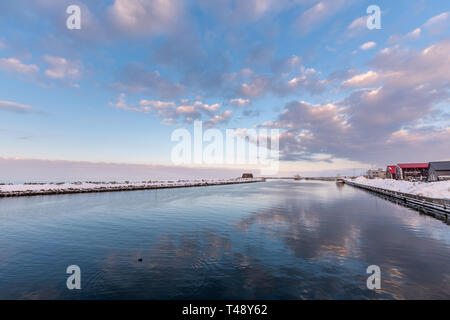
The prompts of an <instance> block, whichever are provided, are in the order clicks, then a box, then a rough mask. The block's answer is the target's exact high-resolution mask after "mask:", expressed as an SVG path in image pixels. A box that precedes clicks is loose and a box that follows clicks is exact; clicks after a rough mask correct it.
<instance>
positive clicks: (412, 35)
mask: <svg viewBox="0 0 450 320" xmlns="http://www.w3.org/2000/svg"><path fill="white" fill-rule="evenodd" d="M421 34H422V29H420V28H416V29H414V30H413V31H411V32H410V33H408V34H407V35H406V36H407V37H408V38H412V39H415V38H419V37H420V35H421Z"/></svg>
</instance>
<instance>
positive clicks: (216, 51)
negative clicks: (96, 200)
mask: <svg viewBox="0 0 450 320" xmlns="http://www.w3.org/2000/svg"><path fill="white" fill-rule="evenodd" d="M71 4H76V5H79V6H80V7H81V30H68V29H67V27H66V19H67V17H68V14H67V13H66V8H67V7H68V6H69V5H71ZM372 4H376V5H378V6H379V7H380V8H381V10H382V14H381V26H382V28H381V29H380V30H369V29H368V28H367V27H366V20H367V14H366V8H367V7H368V6H369V5H372ZM449 12H450V4H449V3H448V2H446V1H431V0H429V1H375V2H374V1H356V0H353V1H352V0H349V1H344V0H333V1H331V0H322V1H317V0H292V1H289V0H278V1H275V0H248V1H226V0H208V1H207V0H201V1H182V0H148V1H144V0H134V1H132V0H115V1H112V0H111V1H88V0H86V1H74V0H73V1H72V0H68V1H66V0H58V1H56V0H54V1H52V0H34V1H21V0H19V1H13V2H12V1H11V2H2V3H1V4H0V133H1V139H0V150H1V151H0V170H1V171H2V174H4V175H5V174H6V175H7V176H8V177H10V178H11V179H13V178H14V175H15V174H16V173H18V172H20V171H21V169H20V163H25V162H23V160H24V159H27V162H26V165H27V168H28V169H29V167H30V166H31V167H33V163H34V165H35V166H36V167H35V168H36V170H37V171H39V170H44V171H45V172H48V173H50V171H51V169H49V168H47V167H46V168H45V169H44V168H43V167H40V166H41V164H42V160H45V161H57V160H65V161H66V162H64V163H65V164H66V165H67V170H70V168H71V166H70V165H71V163H72V164H74V163H75V164H76V163H78V162H80V161H82V162H86V164H92V163H94V164H95V163H105V162H106V163H118V164H123V166H124V167H123V171H124V172H126V165H131V164H133V165H134V164H142V165H150V164H152V165H164V166H169V169H167V170H168V171H170V165H171V160H170V152H171V149H172V148H173V146H174V144H175V143H174V142H172V141H171V140H170V137H171V133H172V132H173V130H175V129H176V128H179V127H185V128H187V129H189V130H191V129H192V122H193V120H202V121H204V124H205V125H206V126H208V127H214V128H218V129H220V130H225V129H226V128H268V129H270V128H277V129H280V131H281V136H280V152H281V154H280V155H281V159H282V165H281V173H282V174H283V173H293V172H300V173H304V174H311V175H320V174H323V173H330V174H331V173H333V174H334V173H336V172H341V173H352V172H354V170H358V172H359V171H361V170H362V169H364V168H370V167H375V166H383V167H384V166H386V165H387V164H391V163H397V162H416V161H432V160H448V159H450V143H449V141H450V139H449V137H450V129H449V114H450V107H449V88H450V61H449V57H450V39H449V35H450V32H449V31H450V13H449ZM14 161H16V164H15V165H12V164H11V163H12V162H14ZM21 161H22V162H21ZM30 161H31V162H30ZM33 161H35V162H33ZM23 165H25V164H23ZM12 167H14V168H15V170H13V172H11V170H10V168H12ZM223 167H224V168H225V166H223ZM143 168H144V167H143ZM354 168H356V169H354ZM228 169H230V167H228ZM231 169H233V168H231ZM87 170H93V169H87ZM145 170H146V169H143V172H145ZM205 170H206V168H205ZM188 171H189V168H188V169H187V171H186V172H188ZM174 172H175V171H174ZM176 172H177V174H180V173H179V172H178V171H176ZM196 172H197V171H196ZM198 172H201V171H198ZM205 172H206V171H205ZM211 174H212V173H211V171H208V175H211ZM233 174H234V173H233ZM200 175H201V173H200ZM42 176H43V177H45V174H42ZM21 178H24V177H21ZM74 178H75V177H74ZM30 179H31V177H30Z"/></svg>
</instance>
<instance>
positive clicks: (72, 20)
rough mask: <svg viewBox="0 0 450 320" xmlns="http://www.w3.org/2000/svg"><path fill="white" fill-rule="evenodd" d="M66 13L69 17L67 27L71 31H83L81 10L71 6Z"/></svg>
mask: <svg viewBox="0 0 450 320" xmlns="http://www.w3.org/2000/svg"><path fill="white" fill-rule="evenodd" d="M66 13H67V14H69V17H68V18H67V20H66V26H67V29H69V30H74V29H75V30H80V29H81V8H80V7H79V6H77V5H75V4H73V5H70V6H68V7H67V9H66Z"/></svg>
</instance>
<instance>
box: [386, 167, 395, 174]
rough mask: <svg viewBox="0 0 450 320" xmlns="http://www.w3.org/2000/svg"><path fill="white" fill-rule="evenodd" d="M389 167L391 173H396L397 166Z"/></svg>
mask: <svg viewBox="0 0 450 320" xmlns="http://www.w3.org/2000/svg"><path fill="white" fill-rule="evenodd" d="M387 169H388V171H389V172H390V173H392V174H395V166H387Z"/></svg>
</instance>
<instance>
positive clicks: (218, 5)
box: [199, 0, 309, 25]
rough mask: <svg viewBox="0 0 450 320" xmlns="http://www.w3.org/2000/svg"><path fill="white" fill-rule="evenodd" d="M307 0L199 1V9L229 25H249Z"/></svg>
mask: <svg viewBox="0 0 450 320" xmlns="http://www.w3.org/2000/svg"><path fill="white" fill-rule="evenodd" d="M303 2H309V1H308V0H306V1H305V0H246V1H227V0H225V1H224V0H200V1H199V5H200V7H201V8H202V9H203V10H204V11H205V12H206V13H207V14H209V15H213V16H215V17H218V18H219V19H220V20H221V21H223V22H225V23H228V24H230V25H236V24H240V25H242V24H249V23H254V22H256V21H258V20H261V19H263V18H265V17H269V16H274V15H277V14H279V13H280V12H283V11H285V10H288V9H291V8H293V7H295V6H297V5H298V4H302V3H303Z"/></svg>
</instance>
